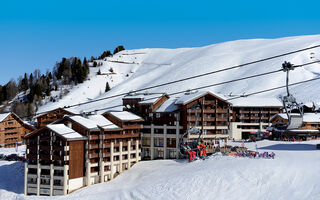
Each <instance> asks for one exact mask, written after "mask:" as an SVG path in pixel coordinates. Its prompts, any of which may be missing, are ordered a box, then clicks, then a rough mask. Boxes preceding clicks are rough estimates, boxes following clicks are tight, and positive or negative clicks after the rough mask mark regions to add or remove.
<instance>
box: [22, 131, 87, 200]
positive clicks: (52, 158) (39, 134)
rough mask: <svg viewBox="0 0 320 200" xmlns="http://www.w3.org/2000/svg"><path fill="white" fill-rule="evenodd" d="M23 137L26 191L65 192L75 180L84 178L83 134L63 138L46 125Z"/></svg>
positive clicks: (71, 186)
mask: <svg viewBox="0 0 320 200" xmlns="http://www.w3.org/2000/svg"><path fill="white" fill-rule="evenodd" d="M70 133H72V132H71V130H70V132H69V133H67V134H70ZM25 139H26V144H27V155H26V158H27V162H26V164H25V195H45V196H52V195H64V194H68V193H70V192H71V191H73V190H74V189H73V188H74V186H73V183H72V182H73V181H74V180H77V178H80V184H81V182H83V180H82V181H81V178H82V177H83V174H84V166H85V163H84V146H85V143H84V141H85V140H86V138H85V137H82V136H80V135H79V137H78V138H66V137H64V136H63V135H61V134H59V133H57V132H55V131H54V130H52V129H50V128H48V127H47V126H45V127H43V128H41V129H38V130H36V131H34V132H32V133H30V134H28V135H26V136H25Z"/></svg>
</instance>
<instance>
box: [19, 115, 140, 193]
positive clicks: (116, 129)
mask: <svg viewBox="0 0 320 200" xmlns="http://www.w3.org/2000/svg"><path fill="white" fill-rule="evenodd" d="M104 115H106V116H107V117H108V118H110V120H108V119H106V118H105V117H103V116H102V115H90V116H87V117H82V116H65V117H63V118H62V119H60V120H58V121H56V122H54V124H50V125H46V126H44V127H43V128H41V129H39V130H37V131H35V132H33V133H32V134H30V135H27V136H26V139H27V158H28V164H26V180H25V194H26V195H50V196H51V195H63V194H68V193H70V192H72V191H73V190H76V189H78V188H80V187H83V186H88V185H91V184H96V183H102V182H105V181H108V180H111V179H113V178H114V177H115V176H117V175H118V174H119V173H121V172H122V171H124V170H126V169H129V168H130V167H131V166H132V165H134V164H135V163H137V162H139V161H140V160H141V156H140V153H141V148H140V127H141V125H140V123H141V122H142V121H143V120H142V119H141V118H140V117H138V116H136V115H134V114H131V113H128V112H116V113H114V112H110V113H108V112H107V113H104ZM128 118H129V119H128ZM112 121H114V122H115V123H116V124H115V123H113V122H112ZM53 127H56V128H53ZM62 130H64V131H62ZM69 133H71V135H75V134H77V136H78V137H77V138H73V137H72V138H68V136H69ZM56 136H58V137H59V136H61V137H59V138H60V139H59V141H60V140H61V141H62V142H58V144H59V145H60V146H61V145H62V148H60V147H59V148H58V149H57V150H56V148H57V146H59V145H58V144H57V142H55V140H57V139H56V138H57V137H56ZM42 140H45V141H46V142H42ZM74 146H75V147H74ZM51 155H52V156H51ZM59 156H60V157H59ZM61 156H62V157H61ZM60 158H61V159H63V160H61V162H57V159H58V161H59V159H60ZM71 161H75V162H71ZM56 168H57V169H56ZM71 168H72V169H73V170H75V171H73V170H70V169H71ZM43 169H50V170H51V171H50V172H49V174H48V171H44V172H45V175H46V177H44V178H47V182H43V183H44V184H42V182H41V181H42V180H41V178H42V177H41V173H42V171H43ZM58 169H59V170H60V171H57V170H58ZM56 171H57V172H56ZM35 174H36V175H38V176H37V177H40V179H39V178H38V179H34V178H37V177H35V176H34V175H35ZM39 174H40V175H39ZM29 178H33V179H32V180H31V179H29ZM55 179H59V180H63V181H62V182H59V183H58V181H55ZM45 184H47V185H45Z"/></svg>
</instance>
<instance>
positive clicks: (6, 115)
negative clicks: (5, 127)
mask: <svg viewBox="0 0 320 200" xmlns="http://www.w3.org/2000/svg"><path fill="white" fill-rule="evenodd" d="M10 114H11V113H2V114H0V122H3V120H5V119H6V118H7V117H8V116H9V115H10Z"/></svg>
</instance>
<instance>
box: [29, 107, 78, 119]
mask: <svg viewBox="0 0 320 200" xmlns="http://www.w3.org/2000/svg"><path fill="white" fill-rule="evenodd" d="M59 109H61V110H64V111H67V112H69V113H71V114H74V115H76V114H80V111H79V110H77V109H75V108H55V109H53V110H48V111H47V112H44V113H41V114H38V115H36V116H35V117H34V118H38V117H41V116H43V115H46V114H48V113H49V112H53V111H57V110H59Z"/></svg>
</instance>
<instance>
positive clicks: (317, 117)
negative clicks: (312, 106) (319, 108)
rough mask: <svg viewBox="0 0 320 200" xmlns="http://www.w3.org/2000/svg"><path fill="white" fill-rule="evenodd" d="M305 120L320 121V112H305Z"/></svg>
mask: <svg viewBox="0 0 320 200" xmlns="http://www.w3.org/2000/svg"><path fill="white" fill-rule="evenodd" d="M303 121H304V122H320V114H319V113H304V115H303Z"/></svg>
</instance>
